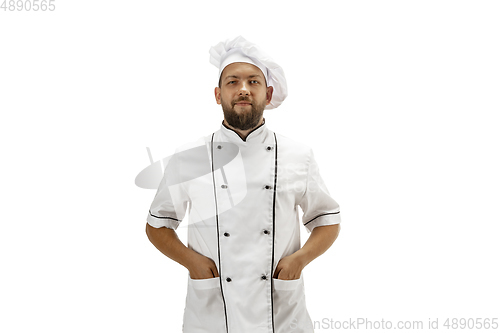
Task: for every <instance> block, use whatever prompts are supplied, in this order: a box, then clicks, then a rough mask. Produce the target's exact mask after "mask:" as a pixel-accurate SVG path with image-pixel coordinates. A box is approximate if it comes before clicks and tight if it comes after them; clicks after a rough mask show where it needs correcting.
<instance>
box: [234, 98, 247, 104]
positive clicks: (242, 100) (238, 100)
mask: <svg viewBox="0 0 500 333" xmlns="http://www.w3.org/2000/svg"><path fill="white" fill-rule="evenodd" d="M239 102H248V103H251V101H250V98H248V97H240V98H238V99H237V100H235V101H233V105H234V104H236V103H239Z"/></svg>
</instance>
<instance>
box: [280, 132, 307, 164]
mask: <svg viewBox="0 0 500 333" xmlns="http://www.w3.org/2000/svg"><path fill="white" fill-rule="evenodd" d="M275 135H276V141H277V143H278V149H279V151H281V152H282V153H286V154H292V155H294V156H303V157H304V158H308V157H309V155H311V154H312V148H311V147H310V146H309V145H306V144H305V143H302V142H299V141H296V140H294V139H290V138H289V137H286V136H284V135H281V134H279V133H276V132H275Z"/></svg>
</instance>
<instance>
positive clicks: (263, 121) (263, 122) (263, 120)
mask: <svg viewBox="0 0 500 333" xmlns="http://www.w3.org/2000/svg"><path fill="white" fill-rule="evenodd" d="M265 123H266V119H262V124H260V125H259V126H257V127H255V128H254V129H253V130H251V131H250V132H249V133H248V134H247V138H248V136H249V135H250V134H251V133H253V132H254V131H256V130H258V129H259V128H261V127H262V126H264V124H265ZM222 125H223V126H224V127H225V128H227V129H228V130H231V131H233V132H234V133H236V134H237V135H238V136H239V137H240V139H241V140H242V141H243V142H247V139H246V138H245V139H243V138H242V137H241V135H240V134H239V133H238V132H236V131H235V130H234V129H232V128H229V127H227V126H226V124H224V120H223V121H222Z"/></svg>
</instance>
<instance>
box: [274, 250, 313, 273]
mask: <svg viewBox="0 0 500 333" xmlns="http://www.w3.org/2000/svg"><path fill="white" fill-rule="evenodd" d="M304 267H305V265H304V262H303V260H302V258H300V254H297V252H295V253H294V254H291V255H289V256H286V257H283V258H281V260H280V261H279V262H278V265H277V266H276V270H275V271H274V276H273V277H274V278H276V279H279V280H297V279H299V278H300V274H301V273H302V269H304Z"/></svg>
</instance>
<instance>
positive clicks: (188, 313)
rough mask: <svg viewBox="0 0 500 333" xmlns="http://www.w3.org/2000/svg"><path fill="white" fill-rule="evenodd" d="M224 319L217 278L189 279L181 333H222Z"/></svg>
mask: <svg viewBox="0 0 500 333" xmlns="http://www.w3.org/2000/svg"><path fill="white" fill-rule="evenodd" d="M225 329H226V318H225V315H224V304H223V301H222V294H221V289H220V280H219V277H215V278H210V279H191V277H190V276H188V292H187V296H186V307H185V309H184V324H183V331H184V332H186V333H188V332H189V333H191V332H193V333H205V332H206V333H209V332H210V333H212V332H224V331H225Z"/></svg>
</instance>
